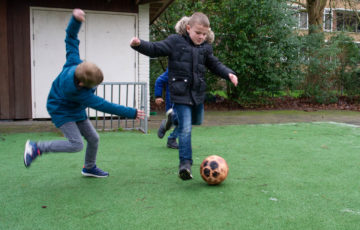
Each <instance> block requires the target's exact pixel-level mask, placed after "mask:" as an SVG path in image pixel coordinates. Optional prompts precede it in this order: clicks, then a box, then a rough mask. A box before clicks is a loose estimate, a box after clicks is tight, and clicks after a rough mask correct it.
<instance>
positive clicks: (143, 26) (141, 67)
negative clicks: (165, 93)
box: [137, 4, 150, 115]
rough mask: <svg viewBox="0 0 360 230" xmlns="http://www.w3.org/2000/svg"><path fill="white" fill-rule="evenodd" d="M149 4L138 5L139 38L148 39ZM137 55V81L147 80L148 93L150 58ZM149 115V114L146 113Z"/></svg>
mask: <svg viewBox="0 0 360 230" xmlns="http://www.w3.org/2000/svg"><path fill="white" fill-rule="evenodd" d="M149 18H150V17H149V4H144V5H140V6H139V25H138V35H139V38H140V39H143V40H145V41H149V39H150V28H149ZM137 55H138V71H139V73H138V76H139V82H147V92H148V93H147V94H148V95H150V94H149V93H150V88H149V83H150V80H149V79H150V76H149V75H150V59H149V57H147V56H145V55H142V54H139V53H138V52H137ZM147 105H148V108H147V111H150V97H148V103H147ZM148 115H149V114H148Z"/></svg>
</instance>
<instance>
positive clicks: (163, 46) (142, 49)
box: [130, 35, 175, 57]
mask: <svg viewBox="0 0 360 230" xmlns="http://www.w3.org/2000/svg"><path fill="white" fill-rule="evenodd" d="M172 39H174V36H172V35H170V36H169V37H168V38H166V39H165V40H162V41H158V42H148V41H144V40H140V39H139V38H137V37H133V38H132V39H131V40H130V46H131V48H133V49H134V50H136V51H138V52H139V53H142V54H144V55H146V56H149V57H162V56H169V55H170V54H171V52H172V50H173V47H172V44H175V42H174V41H172Z"/></svg>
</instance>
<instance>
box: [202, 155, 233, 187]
mask: <svg viewBox="0 0 360 230" xmlns="http://www.w3.org/2000/svg"><path fill="white" fill-rule="evenodd" d="M228 172H229V166H228V165H227V163H226V161H225V160H224V158H222V157H220V156H217V155H212V156H208V157H206V158H205V159H204V161H203V162H202V163H201V165H200V174H201V177H202V178H203V179H204V181H206V183H208V184H210V185H216V184H220V183H221V182H223V181H224V180H225V179H226V177H227V175H228Z"/></svg>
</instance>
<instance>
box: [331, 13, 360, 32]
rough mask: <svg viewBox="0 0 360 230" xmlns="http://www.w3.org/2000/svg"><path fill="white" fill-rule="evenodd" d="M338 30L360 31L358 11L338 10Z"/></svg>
mask: <svg viewBox="0 0 360 230" xmlns="http://www.w3.org/2000/svg"><path fill="white" fill-rule="evenodd" d="M336 30H337V31H346V32H360V23H359V19H358V17H357V15H356V13H354V12H352V11H336Z"/></svg>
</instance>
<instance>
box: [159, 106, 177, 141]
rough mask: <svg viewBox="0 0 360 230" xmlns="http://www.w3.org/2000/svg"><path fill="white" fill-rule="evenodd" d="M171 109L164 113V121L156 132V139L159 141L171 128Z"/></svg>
mask: <svg viewBox="0 0 360 230" xmlns="http://www.w3.org/2000/svg"><path fill="white" fill-rule="evenodd" d="M173 113H174V112H173V109H169V110H168V111H167V112H166V119H164V120H162V121H161V124H160V127H159V130H158V133H157V134H158V137H159V138H160V139H161V138H163V137H164V136H165V133H166V131H168V130H169V129H170V128H171V126H172V116H173Z"/></svg>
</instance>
